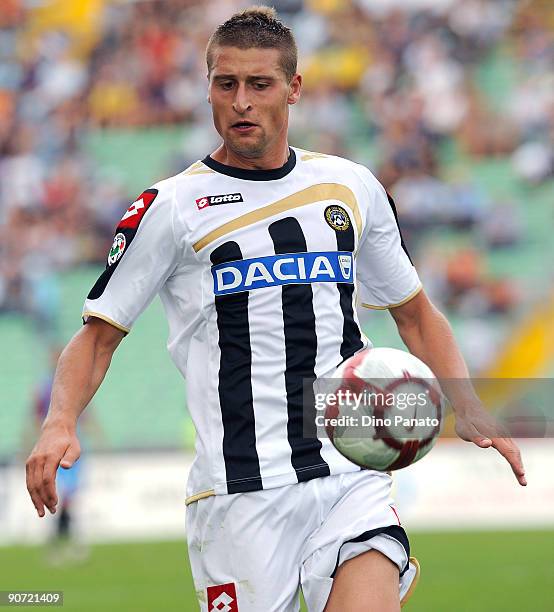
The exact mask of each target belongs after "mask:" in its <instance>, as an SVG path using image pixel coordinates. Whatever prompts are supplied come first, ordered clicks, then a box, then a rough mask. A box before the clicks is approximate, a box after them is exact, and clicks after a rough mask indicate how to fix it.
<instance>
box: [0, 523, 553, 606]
mask: <svg viewBox="0 0 554 612" xmlns="http://www.w3.org/2000/svg"><path fill="white" fill-rule="evenodd" d="M411 540H412V547H413V554H415V555H416V556H417V557H418V558H419V560H420V562H421V565H422V577H421V582H420V584H419V586H418V588H417V590H416V592H415V593H414V595H413V598H412V599H411V600H410V603H409V604H408V605H407V606H406V608H405V610H407V611H408V612H485V611H486V612H516V611H517V612H520V611H522V612H527V611H532V612H552V611H554V555H553V554H552V551H553V550H554V531H545V532H537V531H529V532H523V531H522V532H515V533H514V532H496V533H492V532H483V533H478V532H476V533H433V534H415V535H413V536H412V538H411ZM43 556H44V551H43V550H42V549H39V548H31V547H13V548H0V590H16V589H27V590H28V589H33V590H38V589H41V590H63V591H64V593H65V595H64V597H65V601H64V606H63V608H62V609H64V610H66V611H67V612H69V611H71V612H89V611H90V612H92V611H94V612H100V611H102V612H108V611H110V612H111V611H116V610H117V611H127V610H129V611H133V612H155V611H158V610H167V611H177V610H180V611H184V612H188V611H189V610H190V611H194V610H197V609H198V608H197V605H196V598H195V595H194V589H193V586H192V579H191V575H190V570H189V568H188V561H187V557H186V546H185V543H184V542H164V543H148V544H146V543H140V544H117V545H116V544H114V545H101V546H100V545H99V546H95V547H93V549H92V551H91V555H90V558H89V559H88V560H87V561H86V562H84V563H83V564H81V565H76V566H73V567H71V566H63V567H50V566H49V565H47V564H45V563H44V561H43ZM20 609H31V608H27V607H21V608H20ZM260 612H265V611H262V610H260Z"/></svg>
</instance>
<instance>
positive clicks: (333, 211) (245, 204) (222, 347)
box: [83, 148, 420, 499]
mask: <svg viewBox="0 0 554 612" xmlns="http://www.w3.org/2000/svg"><path fill="white" fill-rule="evenodd" d="M419 289H420V282H419V279H418V276H417V273H416V271H415V269H414V267H413V265H412V263H411V261H410V259H409V257H408V255H407V253H406V251H405V249H404V247H403V244H402V239H401V236H400V232H399V229H398V225H397V222H396V215H395V211H394V205H393V203H392V200H390V198H388V196H387V193H386V192H385V190H384V189H383V188H382V186H381V185H380V184H379V182H378V181H377V180H376V179H375V177H374V176H373V175H372V174H371V172H370V171H369V170H367V169H366V168H364V167H363V166H360V165H358V164H355V163H353V162H351V161H348V160H346V159H342V158H339V157H333V156H327V155H322V154H318V153H311V152H308V151H303V150H302V149H294V148H291V149H290V156H289V159H288V161H287V162H286V164H285V165H284V166H283V167H281V168H278V169H274V170H244V169H239V168H234V167H230V166H226V165H223V164H221V163H219V162H217V161H215V160H214V159H212V158H211V157H209V156H208V157H206V158H205V159H204V160H202V161H199V162H197V163H195V164H193V165H192V166H191V167H190V168H188V169H187V170H185V171H184V172H182V173H181V174H178V175H176V176H174V177H171V178H169V179H166V180H163V181H161V182H159V183H157V184H156V185H154V186H153V187H152V188H151V189H148V190H146V191H145V192H144V193H143V194H142V195H141V196H140V197H139V198H138V199H137V200H136V201H135V202H134V203H133V204H132V205H131V207H130V208H129V209H128V210H127V212H126V213H125V215H124V216H123V219H122V220H121V222H120V224H119V225H118V227H117V230H116V234H115V238H114V243H113V246H112V248H111V250H110V253H109V255H108V264H107V267H106V269H105V271H104V272H103V274H102V275H101V276H100V278H99V279H98V281H97V282H96V284H95V285H94V287H93V288H92V290H91V291H90V293H89V295H88V297H87V300H86V302H85V306H84V311H83V319H84V320H85V321H86V320H87V319H88V317H90V316H95V317H100V318H102V319H105V320H106V321H108V322H110V323H111V324H112V325H115V326H116V327H118V328H120V329H122V330H124V331H129V329H130V328H131V326H132V325H133V323H134V322H135V320H136V319H137V317H138V316H139V315H140V314H141V312H142V311H143V310H144V309H145V308H146V306H147V305H148V304H149V303H150V301H151V300H152V299H153V298H154V296H155V295H156V294H159V295H160V297H161V300H162V303H163V306H164V308H165V312H166V315H167V318H168V322H169V339H168V349H169V352H170V354H171V357H172V358H173V360H174V362H175V364H176V365H177V367H178V368H179V370H180V371H181V373H182V374H183V376H185V377H186V378H187V396H188V407H189V411H190V414H191V416H192V419H193V421H194V424H195V427H196V431H197V438H196V458H195V461H194V464H193V467H192V470H191V473H190V477H189V482H188V487H187V494H188V496H189V499H197V498H198V497H202V496H206V495H209V494H213V493H215V494H225V493H239V492H245V491H254V490H259V489H264V488H271V487H278V486H283V485H286V484H291V483H294V482H300V481H304V480H309V479H311V478H316V477H319V476H325V475H329V474H337V473H342V472H349V471H355V470H358V469H359V468H358V467H357V466H355V465H354V464H352V463H350V462H349V461H347V460H346V459H345V458H344V457H342V456H341V455H340V454H339V453H338V452H337V451H336V450H335V449H334V447H333V446H332V445H331V443H330V442H329V441H328V440H326V439H325V440H319V439H318V438H317V437H316V436H315V425H314V432H313V436H306V435H303V434H305V431H304V432H303V424H304V419H303V381H306V380H308V381H312V380H314V379H315V378H317V377H321V376H324V375H326V374H328V373H330V372H332V371H333V370H334V369H335V368H336V367H337V366H338V365H339V364H340V363H341V362H342V361H343V360H344V359H347V358H348V357H350V356H351V355H353V354H354V353H356V352H357V351H359V350H360V349H362V348H363V347H365V346H367V344H368V340H367V338H366V337H365V336H364V335H363V334H362V333H361V331H360V326H359V323H358V319H357V315H356V310H355V304H356V297H357V295H356V294H359V298H360V301H361V303H363V304H364V305H367V306H373V307H377V308H386V307H388V306H391V305H397V304H399V303H402V302H404V301H407V300H409V299H410V298H411V297H412V296H414V295H415V294H416V293H417V292H418V291H419ZM314 411H315V409H314ZM308 422H309V419H308Z"/></svg>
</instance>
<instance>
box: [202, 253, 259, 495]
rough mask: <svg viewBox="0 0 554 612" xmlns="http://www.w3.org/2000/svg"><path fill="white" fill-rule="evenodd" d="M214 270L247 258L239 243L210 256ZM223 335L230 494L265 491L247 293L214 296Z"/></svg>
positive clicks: (222, 375) (221, 386)
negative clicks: (227, 263)
mask: <svg viewBox="0 0 554 612" xmlns="http://www.w3.org/2000/svg"><path fill="white" fill-rule="evenodd" d="M210 259H211V261H212V264H213V265H217V264H220V263H224V262H227V261H236V260H238V259H242V253H241V250H240V247H239V245H238V244H237V243H236V242H232V241H229V242H225V243H224V244H222V245H220V246H219V247H217V248H216V249H214V251H213V252H212V253H211V255H210ZM215 309H216V312H217V328H218V330H219V349H220V352H221V357H220V363H219V384H218V391H219V402H220V405H221V418H222V420H223V459H224V461H225V473H226V476H227V492H228V493H244V492H246V491H258V490H260V489H262V488H263V487H262V479H261V476H260V462H259V460H258V451H257V450H256V430H255V421H254V401H253V398H252V349H251V346H250V326H249V323H248V292H243V293H231V294H228V295H216V296H215Z"/></svg>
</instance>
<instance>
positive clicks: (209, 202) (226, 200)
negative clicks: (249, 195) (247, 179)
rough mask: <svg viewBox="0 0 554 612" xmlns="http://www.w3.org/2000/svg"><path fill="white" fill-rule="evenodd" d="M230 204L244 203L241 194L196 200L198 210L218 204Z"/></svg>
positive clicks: (225, 194)
mask: <svg viewBox="0 0 554 612" xmlns="http://www.w3.org/2000/svg"><path fill="white" fill-rule="evenodd" d="M232 202H244V200H243V199H242V193H224V194H223V195H213V196H202V197H201V198H198V199H197V200H196V206H197V207H198V210H202V209H204V208H207V207H208V206H217V205H218V204H230V203H232Z"/></svg>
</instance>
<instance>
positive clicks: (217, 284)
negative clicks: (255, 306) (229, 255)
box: [212, 251, 354, 295]
mask: <svg viewBox="0 0 554 612" xmlns="http://www.w3.org/2000/svg"><path fill="white" fill-rule="evenodd" d="M353 268H354V260H353V257H352V253H349V252H347V251H342V252H340V251H339V252H337V251H330V252H316V253H288V254H285V255H270V256H268V257H259V258H254V259H242V260H238V261H232V262H227V263H222V264H218V265H217V266H213V267H212V276H213V281H214V293H215V295H226V294H228V293H239V292H240V291H250V290H252V289H262V288H264V287H275V286H277V285H292V284H298V283H353V282H354V269H353Z"/></svg>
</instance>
